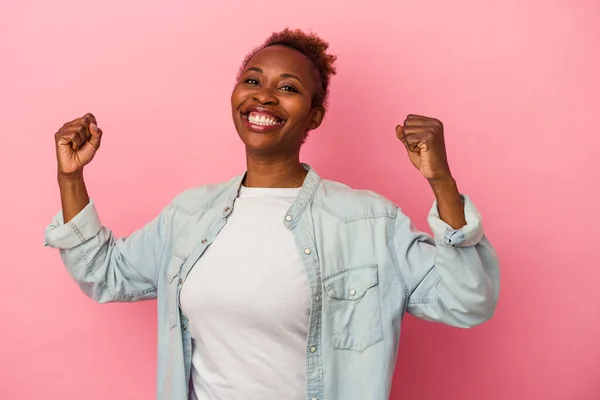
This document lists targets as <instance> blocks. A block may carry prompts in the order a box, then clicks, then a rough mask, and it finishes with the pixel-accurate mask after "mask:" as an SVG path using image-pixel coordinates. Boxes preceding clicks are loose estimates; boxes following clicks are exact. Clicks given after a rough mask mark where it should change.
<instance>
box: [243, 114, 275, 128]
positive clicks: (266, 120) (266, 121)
mask: <svg viewBox="0 0 600 400" xmlns="http://www.w3.org/2000/svg"><path fill="white" fill-rule="evenodd" d="M248 121H250V122H251V123H253V124H256V125H264V126H269V125H279V123H278V122H275V119H274V118H271V117H266V116H264V115H260V116H259V115H248Z"/></svg>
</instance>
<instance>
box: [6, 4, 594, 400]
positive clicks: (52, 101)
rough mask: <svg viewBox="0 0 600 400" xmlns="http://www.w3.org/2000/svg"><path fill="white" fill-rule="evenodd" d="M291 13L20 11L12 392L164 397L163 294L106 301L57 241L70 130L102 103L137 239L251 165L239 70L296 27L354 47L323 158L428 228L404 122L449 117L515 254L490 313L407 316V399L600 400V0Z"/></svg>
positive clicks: (102, 191)
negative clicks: (200, 190) (158, 367)
mask: <svg viewBox="0 0 600 400" xmlns="http://www.w3.org/2000/svg"><path fill="white" fill-rule="evenodd" d="M392 3H394V4H393V5H392ZM283 4H288V3H286V2H281V1H274V0H273V1H255V2H235V1H222V2H220V3H219V2H200V1H174V2H171V5H169V6H166V2H159V1H140V0H135V1H134V0H131V1H128V2H123V3H121V2H120V1H116V0H110V1H109V0H103V1H95V2H85V1H75V0H71V1H67V0H56V1H53V2H44V1H39V0H38V1H21V2H8V1H6V0H3V1H2V3H0V50H1V51H0V59H1V61H0V174H1V175H0V177H1V181H0V183H1V186H0V187H1V193H2V194H1V195H0V213H1V218H0V221H1V223H2V228H1V230H0V235H1V238H0V246H1V248H2V255H3V256H2V261H1V262H0V267H1V268H2V278H1V279H0V296H1V301H0V317H1V318H2V325H1V329H0V398H2V399H7V400H13V399H19V400H20V399H24V400H25V399H27V400H28V399H37V398H44V399H63V400H70V399H84V398H85V399H88V400H96V399H106V398H110V399H114V400H119V399H128V400H129V399H151V398H153V396H154V383H155V356H156V349H155V342H156V333H155V325H156V316H155V303H154V302H148V303H138V304H128V305H104V306H100V305H96V304H94V303H92V302H91V301H90V300H88V299H87V298H85V297H84V296H83V294H82V293H80V291H79V289H78V288H77V287H76V285H75V284H73V282H72V281H71V279H70V278H69V276H68V275H67V273H66V271H65V270H64V268H63V267H62V264H61V262H60V259H59V256H58V253H57V252H54V251H52V250H50V249H46V248H44V247H43V246H42V243H43V231H44V228H45V225H46V224H47V223H48V222H49V220H50V218H51V217H52V215H53V214H54V213H55V212H56V211H57V210H58V208H59V198H58V190H57V186H56V184H55V159H54V147H53V134H54V132H55V131H56V129H58V127H60V125H62V123H63V122H64V121H66V120H69V119H72V118H75V117H77V116H80V115H82V114H84V113H85V112H88V111H91V112H93V113H95V114H96V116H97V117H98V120H99V124H100V126H101V127H102V128H103V130H104V132H105V136H104V144H103V148H102V149H101V152H100V153H99V154H98V157H97V159H96V160H95V161H94V163H93V164H92V165H91V166H90V167H89V168H88V170H87V181H88V184H89V190H90V192H91V194H92V195H93V197H94V198H95V199H96V201H97V204H98V207H99V210H100V212H101V215H102V218H103V222H104V223H105V224H107V225H108V226H110V227H112V229H113V230H114V231H115V232H116V233H117V234H128V233H129V232H131V231H132V230H133V229H135V228H138V227H140V226H142V224H143V223H145V222H146V221H148V220H149V219H151V218H152V217H153V216H154V215H156V213H157V212H158V211H159V210H160V209H161V208H162V206H163V205H164V204H165V203H166V202H167V201H169V200H170V199H171V198H172V197H173V196H174V195H176V194H177V193H178V192H179V191H181V190H183V189H184V188H187V187H190V186H194V185H198V184H204V183H208V182H213V181H219V180H224V179H228V178H229V177H230V176H232V175H233V174H238V173H240V172H241V171H242V170H243V168H244V156H243V148H242V146H241V144H240V143H239V142H238V139H237V136H236V134H235V132H234V129H233V125H232V123H231V122H230V109H229V94H230V89H231V87H232V83H233V79H234V75H235V73H236V71H237V68H238V66H239V62H240V61H241V60H242V58H243V56H244V55H245V54H246V52H247V51H249V50H250V49H251V48H252V47H253V46H254V45H256V44H259V43H260V42H261V41H262V40H263V39H264V38H265V37H266V36H267V35H268V34H269V33H270V32H272V31H273V30H278V29H281V28H284V27H285V26H291V27H300V28H304V29H314V30H315V31H316V32H318V33H319V34H321V35H322V36H324V37H325V38H326V39H327V40H329V41H330V43H331V48H332V51H333V52H335V53H337V54H338V56H339V64H338V69H339V75H338V76H337V77H335V78H334V80H333V87H332V98H331V107H330V112H329V114H328V117H327V119H326V121H325V124H324V126H323V127H322V128H321V129H320V130H319V131H316V132H314V133H313V134H312V135H311V137H310V139H309V141H308V143H307V145H306V148H305V150H304V160H305V161H307V162H309V163H311V164H313V165H314V166H315V167H316V168H317V169H318V170H319V172H320V173H321V175H324V176H325V177H328V178H331V179H335V180H341V181H344V182H346V183H348V184H351V185H352V186H355V187H359V188H370V189H373V190H376V191H378V192H380V193H382V194H384V195H386V196H387V197H389V198H391V199H393V200H394V201H396V202H398V203H399V204H400V205H401V206H402V207H403V208H404V209H405V211H406V212H407V213H408V214H409V215H411V216H412V217H413V219H414V221H415V223H416V224H417V226H419V227H420V228H422V229H427V227H426V224H425V215H426V212H427V210H428V208H429V206H430V203H431V200H432V195H431V193H430V192H429V189H428V187H427V184H426V183H425V181H424V180H423V179H422V178H421V177H420V176H419V174H418V172H417V171H416V170H414V169H413V167H412V166H411V165H410V163H409V162H408V160H407V158H406V155H405V152H404V149H403V147H402V146H401V144H400V143H399V142H398V141H397V140H396V139H395V133H394V127H395V126H396V125H397V124H398V123H401V121H402V120H403V119H404V116H405V115H406V114H408V113H421V114H426V115H430V116H435V117H438V118H440V119H441V120H442V121H444V122H445V126H446V136H447V146H448V148H449V150H448V151H449V154H450V160H451V164H452V167H453V170H454V173H455V175H456V178H457V179H458V181H459V184H460V187H461V189H462V190H463V191H465V192H467V193H469V194H470V195H471V196H472V197H473V198H474V200H475V201H476V203H477V204H478V206H479V208H480V209H481V211H482V212H483V214H484V218H485V225H486V228H487V232H488V235H489V237H490V238H491V239H492V240H493V242H494V244H495V245H496V247H497V249H498V252H499V255H500V257H501V260H502V291H501V299H500V303H499V307H498V311H497V315H496V316H495V317H494V319H493V320H492V321H491V322H490V323H487V324H485V325H483V326H481V327H478V328H475V329H473V330H469V331H462V330H457V329H452V328H447V327H444V326H441V325H434V324H430V323H425V322H421V321H417V320H415V319H414V318H411V317H408V318H407V322H406V325H405V329H404V331H403V342H402V346H401V350H400V354H399V363H398V367H397V373H396V379H395V381H394V387H393V396H392V398H393V399H396V400H398V399H414V398H419V399H457V400H458V399H460V400H475V399H477V400H479V399H490V400H506V399H544V400H552V399H560V400H563V399H573V400H593V399H599V398H600V378H599V376H600V344H599V339H600V306H599V302H598V296H597V294H598V279H599V278H600V261H599V257H598V254H599V253H598V251H599V246H598V222H600V218H599V217H598V207H599V204H600V196H599V191H598V186H599V184H600V179H599V175H600V174H599V170H600V168H599V167H598V159H599V156H600V140H599V136H600V130H599V128H598V118H599V117H600V99H599V96H600V78H599V76H600V73H599V71H600V3H599V2H598V1H597V0H589V1H584V0H579V1H576V0H575V1H573V0H571V1H569V0H563V1H558V0H551V1H519V0H505V1H503V2H480V1H476V0H456V1H452V2H449V1H410V2H409V1H393V2H392V1H389V2H387V1H386V2H383V1H367V2H357V1H354V2H348V1H347V0H346V1H341V0H340V1H320V0H304V1H302V2H298V5H292V2H289V4H288V5H285V6H284V5H283Z"/></svg>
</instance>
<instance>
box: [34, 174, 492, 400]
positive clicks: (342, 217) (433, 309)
mask: <svg viewBox="0 0 600 400" xmlns="http://www.w3.org/2000/svg"><path fill="white" fill-rule="evenodd" d="M306 168H307V169H308V175H307V177H306V179H305V182H304V185H303V187H302V189H301V191H300V194H299V195H298V198H297V199H296V201H295V202H294V203H293V205H292V206H291V208H290V209H289V212H288V214H287V215H286V216H285V217H284V218H282V221H281V223H282V224H285V226H286V227H287V228H288V229H290V230H291V231H292V232H293V234H294V240H295V243H296V245H297V248H298V252H299V253H300V255H301V258H302V260H303V262H304V266H305V269H306V275H307V277H308V283H309V290H310V293H309V294H308V295H310V299H311V309H310V315H309V322H308V337H307V340H306V399H307V400H315V399H317V400H369V399H372V400H387V399H388V398H389V394H390V387H391V382H392V376H393V373H394V366H395V363H396V354H397V350H398V344H399V338H400V327H401V325H402V317H403V315H404V312H408V313H410V314H412V315H415V316H417V317H419V318H423V319H426V320H430V321H437V322H441V323H445V324H449V325H453V326H457V327H463V328H467V327H472V326H475V325H478V324H481V323H482V322H484V321H486V320H488V319H489V318H491V317H492V314H493V313H494V309H495V307H496V302H497V298H498V291H499V270H498V258H497V256H496V253H495V251H494V249H493V248H492V246H491V245H490V243H489V242H488V241H487V239H486V238H485V236H484V233H483V227H482V224H481V217H480V215H479V213H478V211H477V210H476V209H475V207H474V206H473V204H472V203H471V201H470V199H469V198H468V197H467V196H463V198H464V204H465V213H466V219H467V225H466V226H465V227H463V228H461V229H458V230H454V229H452V228H451V227H450V226H449V225H447V224H446V223H444V222H443V221H442V220H441V219H440V218H439V215H438V211H437V206H436V204H434V205H433V207H432V209H431V212H430V214H429V217H428V221H429V225H430V227H431V229H432V231H433V233H434V235H433V237H431V236H429V235H426V234H424V233H422V232H419V231H417V230H416V229H415V228H414V226H413V225H412V223H411V221H410V220H409V218H408V217H407V216H406V215H404V214H403V213H402V212H401V211H400V209H399V208H398V207H397V206H396V205H394V204H393V203H392V202H390V201H389V200H386V199H385V198H383V197H381V196H379V195H377V194H375V193H373V192H369V191H361V190H353V189H351V188H349V187H347V186H345V185H342V184H340V183H336V182H332V181H328V180H323V179H321V178H320V177H319V176H318V175H317V173H316V172H315V171H314V170H313V169H312V168H310V167H309V166H306ZM242 180H243V175H242V176H238V177H236V178H234V179H232V180H231V181H229V182H227V183H222V184H217V185H207V186H201V187H198V188H194V189H190V190H187V191H185V192H184V193H182V194H180V195H179V196H177V197H176V198H175V199H174V200H173V201H172V202H171V204H170V205H168V206H167V207H166V208H165V209H164V210H163V211H162V212H161V213H160V215H158V216H157V217H156V218H155V219H154V220H153V221H151V222H149V223H148V224H147V225H146V226H144V227H143V228H141V229H139V230H137V231H135V232H134V233H133V234H131V235H130V236H129V237H126V238H116V237H115V236H114V235H113V234H112V232H111V231H110V230H109V229H108V228H106V227H104V226H102V224H101V223H100V220H99V218H98V215H97V213H96V210H95V208H94V202H93V201H90V203H89V204H88V205H87V206H86V207H85V209H83V210H82V211H81V212H80V213H79V214H78V215H77V216H76V217H75V218H73V219H72V220H71V221H69V222H68V223H67V224H63V218H62V214H61V213H59V214H58V215H56V217H55V218H54V220H53V222H52V223H51V224H50V225H49V226H48V228H47V229H46V235H45V238H46V245H47V246H51V247H54V248H58V249H60V254H61V256H62V259H63V261H64V263H65V265H66V267H67V269H68V271H69V273H70V274H71V276H72V277H73V279H74V280H75V281H76V282H77V283H78V284H79V286H80V287H81V290H83V292H84V293H85V294H86V295H87V296H89V297H90V298H92V299H93V300H95V301H97V302H100V303H105V302H126V301H138V300H147V299H154V298H158V330H159V331H158V371H157V398H158V399H161V400H167V399H168V400H185V399H188V398H190V397H189V396H193V395H192V394H190V390H189V387H190V368H191V356H192V339H191V337H190V333H189V330H188V321H187V319H186V317H185V315H183V314H182V312H181V309H180V307H179V306H180V304H179V293H180V290H181V287H182V284H183V283H184V281H185V279H186V277H187V275H188V273H189V272H190V270H191V268H193V267H194V264H196V261H197V260H198V259H199V258H200V257H202V253H203V252H204V251H205V250H206V248H207V247H208V246H210V244H211V243H212V242H213V241H214V240H216V238H217V236H218V234H219V231H220V230H221V228H223V226H224V225H225V224H226V223H227V218H228V216H229V215H230V213H231V211H232V209H233V207H235V199H236V197H237V194H238V191H239V188H240V185H241V183H242ZM232 251H235V249H232ZM231 279H236V278H235V277H233V276H232V277H231ZM242 395H243V394H242Z"/></svg>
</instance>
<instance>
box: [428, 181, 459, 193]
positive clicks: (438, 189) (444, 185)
mask: <svg viewBox="0 0 600 400" xmlns="http://www.w3.org/2000/svg"><path fill="white" fill-rule="evenodd" d="M428 182H429V186H430V187H431V189H432V190H433V192H434V193H435V194H436V196H437V195H438V194H443V193H447V194H451V193H456V194H458V185H457V184H456V180H455V179H454V178H453V177H452V176H448V177H444V178H440V179H428Z"/></svg>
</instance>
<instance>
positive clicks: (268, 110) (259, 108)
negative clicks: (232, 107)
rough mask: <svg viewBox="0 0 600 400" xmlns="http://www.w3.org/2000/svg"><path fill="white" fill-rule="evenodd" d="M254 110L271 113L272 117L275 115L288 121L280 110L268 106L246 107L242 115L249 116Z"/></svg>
mask: <svg viewBox="0 0 600 400" xmlns="http://www.w3.org/2000/svg"><path fill="white" fill-rule="evenodd" d="M253 111H254V112H257V113H261V114H265V115H269V116H271V117H275V118H277V119H280V120H282V121H283V122H285V121H286V118H285V117H284V116H283V115H281V114H279V113H278V112H276V111H274V110H273V109H270V108H267V107H261V106H250V107H245V108H244V109H242V116H244V117H248V114H250V113H251V112H253Z"/></svg>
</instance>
